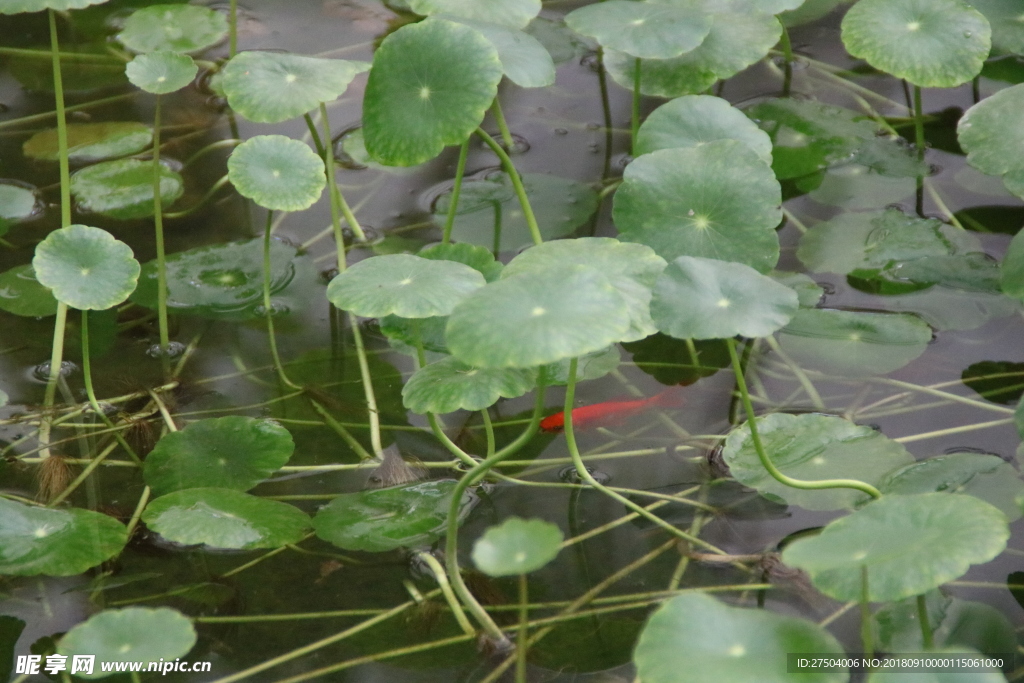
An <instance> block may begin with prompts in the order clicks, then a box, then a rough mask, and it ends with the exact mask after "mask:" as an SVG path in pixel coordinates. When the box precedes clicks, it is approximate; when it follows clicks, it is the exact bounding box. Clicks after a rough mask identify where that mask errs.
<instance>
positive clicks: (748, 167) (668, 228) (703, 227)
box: [613, 140, 782, 273]
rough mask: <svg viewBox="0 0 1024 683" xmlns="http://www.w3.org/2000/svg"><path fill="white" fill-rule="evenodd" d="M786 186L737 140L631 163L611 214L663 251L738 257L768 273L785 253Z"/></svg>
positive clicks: (629, 233)
mask: <svg viewBox="0 0 1024 683" xmlns="http://www.w3.org/2000/svg"><path fill="white" fill-rule="evenodd" d="M781 203H782V191H781V188H780V186H779V183H778V181H777V180H776V179H775V176H774V175H773V174H772V171H771V169H770V168H768V165H767V164H765V163H764V161H762V160H761V159H760V158H759V157H758V156H757V154H756V153H755V152H753V151H752V150H751V149H750V148H749V147H747V146H746V145H744V144H743V143H741V142H737V141H735V140H716V141H714V142H709V143H706V144H703V145H700V146H699V147H694V148H690V149H663V150H659V151H656V152H652V153H650V154H645V155H643V156H641V157H639V158H638V159H636V160H635V161H634V162H633V163H631V164H630V165H629V166H627V167H626V172H625V174H624V175H623V183H622V186H621V187H620V188H619V190H618V191H617V192H616V193H615V207H614V212H613V216H614V219H615V224H616V226H617V227H618V229H619V233H620V235H621V237H622V239H623V240H626V241H628V242H640V243H641V244H646V245H647V246H649V247H651V248H653V249H654V251H655V252H657V253H658V255H659V256H661V257H662V258H664V259H666V260H669V261H671V260H673V259H675V258H677V257H679V256H700V257H704V258H714V259H719V260H722V261H736V262H738V263H744V264H746V265H748V266H751V267H752V268H754V269H755V270H758V271H760V272H762V273H766V272H768V271H769V270H771V269H772V268H773V267H775V263H776V261H778V258H779V246H778V244H779V241H778V237H777V236H776V234H775V230H774V228H775V227H776V226H777V225H778V224H779V222H780V221H781V220H782V211H781V209H780V208H779V205H780V204H781Z"/></svg>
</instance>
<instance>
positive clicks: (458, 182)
mask: <svg viewBox="0 0 1024 683" xmlns="http://www.w3.org/2000/svg"><path fill="white" fill-rule="evenodd" d="M495 102H497V100H495ZM468 156H469V138H466V139H465V141H464V142H463V143H462V147H461V148H460V149H459V165H458V166H457V167H456V168H455V183H454V184H453V185H452V193H451V196H450V197H449V198H448V215H447V216H446V217H445V219H444V234H443V236H442V237H441V243H442V244H448V243H449V242H450V241H451V239H452V227H454V225H455V214H456V213H458V210H459V195H460V194H462V177H463V176H464V175H466V157H468Z"/></svg>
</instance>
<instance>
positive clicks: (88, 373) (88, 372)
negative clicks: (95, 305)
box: [82, 311, 142, 465]
mask: <svg viewBox="0 0 1024 683" xmlns="http://www.w3.org/2000/svg"><path fill="white" fill-rule="evenodd" d="M82 378H83V379H84V380H85V395H86V396H88V397H89V405H91V406H92V409H93V411H94V412H95V413H96V416H97V417H99V418H100V420H102V421H103V424H105V425H107V427H109V428H110V429H111V430H113V434H114V438H115V439H117V443H118V444H120V446H121V448H123V449H124V450H125V452H126V453H128V455H129V456H131V459H132V460H134V461H135V462H137V463H138V464H140V465H141V464H142V460H141V459H140V458H139V455H138V454H137V453H136V452H135V449H134V448H132V447H131V446H129V445H128V442H127V441H125V438H124V437H123V436H121V430H119V429H118V428H117V427H116V426H115V425H114V422H113V420H111V419H110V418H109V417H107V414H106V413H105V412H104V411H103V408H102V406H100V402H99V401H98V400H97V399H96V391H95V390H94V389H93V385H92V361H91V360H90V358H89V311H82Z"/></svg>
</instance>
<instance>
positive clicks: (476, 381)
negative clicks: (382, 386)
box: [402, 358, 537, 414]
mask: <svg viewBox="0 0 1024 683" xmlns="http://www.w3.org/2000/svg"><path fill="white" fill-rule="evenodd" d="M536 384H537V373H536V372H535V371H533V370H516V369H495V368H489V369H488V368H474V367H471V366H469V365H466V364H465V363H463V362H462V361H460V360H458V359H457V358H444V359H442V360H439V361H437V362H436V363H431V364H429V365H425V366H423V367H422V368H420V369H419V370H417V371H416V372H415V374H413V376H412V377H410V378H409V381H408V382H407V383H406V385H405V387H403V388H402V398H403V400H404V402H405V407H406V408H408V409H409V410H411V411H412V412H414V413H420V414H423V413H451V412H454V411H456V410H483V409H484V408H488V407H490V406H492V405H494V403H495V402H496V401H497V400H498V399H499V398H516V397H517V396H522V395H523V394H525V393H526V392H528V391H530V389H533V387H534V386H535V385H536Z"/></svg>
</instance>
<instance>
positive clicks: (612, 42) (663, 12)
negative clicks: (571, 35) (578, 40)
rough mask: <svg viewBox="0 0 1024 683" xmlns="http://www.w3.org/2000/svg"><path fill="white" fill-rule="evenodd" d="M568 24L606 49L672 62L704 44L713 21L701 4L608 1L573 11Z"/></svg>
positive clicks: (568, 17)
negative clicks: (671, 60) (672, 58)
mask: <svg viewBox="0 0 1024 683" xmlns="http://www.w3.org/2000/svg"><path fill="white" fill-rule="evenodd" d="M565 23H566V24H567V25H568V26H569V28H571V29H572V30H573V31H576V33H579V34H581V35H584V36H590V37H591V38H594V39H595V40H597V42H598V43H600V44H601V46H602V47H604V48H606V49H610V50H618V51H620V52H624V53H626V54H628V55H630V56H632V57H642V58H644V59H669V58H670V57H678V56H679V55H681V54H683V53H684V52H689V51H690V50H692V49H694V48H695V47H697V46H698V45H700V44H701V43H702V42H704V38H706V37H707V35H708V32H709V31H710V30H711V23H712V20H711V15H710V14H708V12H706V11H705V9H704V7H703V6H702V4H701V3H698V2H686V3H684V2H676V3H674V4H658V3H649V2H629V1H628V0H605V1H604V2H600V3H597V4H594V5H586V6H585V7H580V8H579V9H577V10H573V11H572V12H570V13H569V14H567V15H566V16H565Z"/></svg>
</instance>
